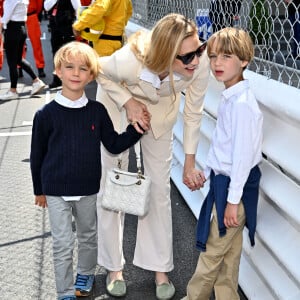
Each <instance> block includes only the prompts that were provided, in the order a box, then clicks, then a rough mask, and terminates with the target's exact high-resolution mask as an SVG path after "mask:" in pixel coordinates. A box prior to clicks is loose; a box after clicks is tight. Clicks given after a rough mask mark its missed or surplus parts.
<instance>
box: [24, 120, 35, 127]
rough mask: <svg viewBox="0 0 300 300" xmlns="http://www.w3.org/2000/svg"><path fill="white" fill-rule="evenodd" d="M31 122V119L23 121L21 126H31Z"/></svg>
mask: <svg viewBox="0 0 300 300" xmlns="http://www.w3.org/2000/svg"><path fill="white" fill-rule="evenodd" d="M32 123H33V122H32V121H23V122H22V126H31V125H32Z"/></svg>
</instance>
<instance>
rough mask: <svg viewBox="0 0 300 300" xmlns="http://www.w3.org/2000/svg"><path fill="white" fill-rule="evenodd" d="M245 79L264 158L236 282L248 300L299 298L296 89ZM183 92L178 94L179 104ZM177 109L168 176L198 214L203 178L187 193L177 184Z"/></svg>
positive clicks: (214, 92) (206, 131)
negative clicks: (260, 118)
mask: <svg viewBox="0 0 300 300" xmlns="http://www.w3.org/2000/svg"><path fill="white" fill-rule="evenodd" d="M245 77H246V78H249V80H250V84H251V86H252V89H253V91H254V92H255V94H256V96H257V98H258V101H259V104H260V107H261V109H262V112H263V115H264V142H263V153H264V159H263V161H262V163H261V166H260V167H261V170H262V179H261V184H260V197H259V207H258V225H257V233H256V246H255V247H254V248H252V247H251V246H250V243H249V240H248V234H247V229H245V232H244V244H243V253H242V259H241V266H240V278H239V284H240V286H241V288H242V290H243V292H244V293H245V294H246V296H247V297H248V299H259V300H267V299H282V300H288V299H289V300H292V299H293V300H296V299H300V261H299V249H300V234H299V229H300V186H299V182H300V159H299V154H300V150H299V147H298V146H297V143H298V141H299V140H300V105H299V101H300V91H299V90H298V89H296V88H292V87H289V86H287V85H285V84H281V83H278V82H276V81H274V80H272V79H270V80H268V79H266V78H265V77H264V76H261V75H258V74H255V73H253V72H251V71H246V72H245ZM222 89H223V87H222V85H221V84H219V83H217V82H216V81H215V79H213V78H211V80H210V85H209V90H208V93H207V95H206V97H205V105H204V107H205V113H204V116H203V119H202V125H201V130H200V131H201V140H200V144H199V147H198V152H197V156H196V157H197V164H198V167H199V168H201V167H203V165H202V163H203V162H205V159H206V155H207V151H208V147H209V143H210V138H211V136H212V131H213V130H214V127H215V122H216V116H217V106H218V100H219V99H220V92H221V90H222ZM183 102H184V96H183V99H182V106H181V108H183ZM181 114H182V109H181V111H180V115H179V117H178V121H177V123H176V126H175V129H174V160H173V167H172V180H173V182H174V183H175V184H176V186H177V188H178V189H179V191H180V192H181V194H182V196H183V197H184V199H185V200H186V202H187V204H188V205H189V206H190V208H191V209H192V211H193V213H194V215H195V217H198V214H199V210H200V207H201V205H202V202H203V200H204V197H205V195H206V193H207V190H208V186H209V183H206V185H205V188H203V189H202V190H200V191H197V192H190V191H189V190H188V189H187V188H186V187H185V185H184V184H183V183H182V171H183V161H184V153H183V148H182V132H183V130H182V127H183V119H182V115H181Z"/></svg>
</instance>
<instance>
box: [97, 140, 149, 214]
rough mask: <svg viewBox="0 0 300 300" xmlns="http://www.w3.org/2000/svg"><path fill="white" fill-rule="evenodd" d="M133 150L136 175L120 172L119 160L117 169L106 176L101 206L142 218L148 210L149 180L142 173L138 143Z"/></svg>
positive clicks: (109, 171)
mask: <svg viewBox="0 0 300 300" xmlns="http://www.w3.org/2000/svg"><path fill="white" fill-rule="evenodd" d="M134 150H135V154H136V161H137V169H138V171H137V173H132V172H127V171H124V170H121V161H122V160H121V158H120V159H119V162H118V168H113V169H111V170H108V172H107V174H106V179H105V185H104V191H103V196H102V202H101V205H102V207H103V208H105V209H109V210H113V211H120V212H124V213H127V214H132V215H136V216H140V217H143V216H145V215H146V214H147V212H148V209H149V200H150V186H151V180H150V178H149V177H147V176H145V175H144V174H143V173H142V167H141V158H140V151H141V149H140V142H137V143H136V144H135V146H134Z"/></svg>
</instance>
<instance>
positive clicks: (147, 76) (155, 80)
mask: <svg viewBox="0 0 300 300" xmlns="http://www.w3.org/2000/svg"><path fill="white" fill-rule="evenodd" d="M173 77H174V80H180V79H181V77H180V76H179V75H178V74H176V73H174V74H173ZM140 79H141V80H144V81H147V82H149V83H151V84H152V85H153V87H155V88H156V89H159V88H160V85H161V83H162V82H164V81H170V76H169V75H168V76H167V77H166V78H164V79H163V80H160V78H159V76H158V75H157V74H155V73H153V72H152V71H150V70H149V69H148V68H146V67H145V68H143V69H142V71H141V74H140Z"/></svg>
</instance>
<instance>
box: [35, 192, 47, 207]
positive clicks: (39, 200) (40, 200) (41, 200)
mask: <svg viewBox="0 0 300 300" xmlns="http://www.w3.org/2000/svg"><path fill="white" fill-rule="evenodd" d="M35 205H37V206H40V207H43V208H45V207H48V205H47V201H46V196H45V195H39V196H35Z"/></svg>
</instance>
